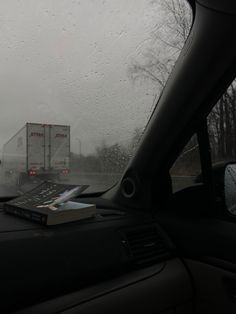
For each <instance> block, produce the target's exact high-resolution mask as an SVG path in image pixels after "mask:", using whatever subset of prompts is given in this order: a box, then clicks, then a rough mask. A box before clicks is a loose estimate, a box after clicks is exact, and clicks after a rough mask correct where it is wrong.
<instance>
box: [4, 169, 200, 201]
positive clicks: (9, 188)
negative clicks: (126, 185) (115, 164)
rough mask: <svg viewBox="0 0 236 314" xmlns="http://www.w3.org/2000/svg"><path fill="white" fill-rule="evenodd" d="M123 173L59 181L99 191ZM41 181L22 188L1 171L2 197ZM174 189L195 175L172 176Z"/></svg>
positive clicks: (77, 175) (190, 181) (72, 176)
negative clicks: (8, 180) (83, 185)
mask: <svg viewBox="0 0 236 314" xmlns="http://www.w3.org/2000/svg"><path fill="white" fill-rule="evenodd" d="M120 177H121V175H120V174H101V173H76V172H73V173H71V174H70V175H69V176H67V177H64V178H63V179H62V180H60V181H58V183H65V184H75V185H80V184H85V185H89V188H88V189H87V190H86V192H98V191H105V190H107V189H109V188H110V187H111V186H113V185H114V184H115V183H116V182H117V181H119V179H120ZM39 183H40V181H38V180H35V182H31V183H30V184H29V183H27V184H24V185H22V186H21V187H20V188H19V187H17V186H16V185H13V184H12V183H9V182H5V181H4V177H3V175H2V174H1V172H0V197H6V196H7V197H10V196H16V195H19V194H22V193H23V192H26V191H27V190H30V189H31V188H33V187H35V186H37V185H38V184H39ZM172 183H173V190H174V191H178V190H180V189H183V188H185V187H187V186H189V185H191V184H193V183H194V178H193V177H187V176H184V177H180V176H176V177H172Z"/></svg>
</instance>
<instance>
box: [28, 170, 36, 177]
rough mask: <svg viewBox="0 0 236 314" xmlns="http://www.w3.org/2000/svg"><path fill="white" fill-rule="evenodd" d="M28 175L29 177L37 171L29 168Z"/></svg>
mask: <svg viewBox="0 0 236 314" xmlns="http://www.w3.org/2000/svg"><path fill="white" fill-rule="evenodd" d="M28 175H29V176H30V177H34V176H36V175H37V172H36V171H35V170H33V169H30V170H29V171H28Z"/></svg>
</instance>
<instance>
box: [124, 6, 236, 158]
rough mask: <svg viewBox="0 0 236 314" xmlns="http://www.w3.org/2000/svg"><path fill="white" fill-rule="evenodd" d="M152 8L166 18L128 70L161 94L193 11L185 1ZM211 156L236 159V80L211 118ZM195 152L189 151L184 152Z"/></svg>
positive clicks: (132, 75) (184, 39) (181, 44)
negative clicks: (140, 55) (154, 86)
mask: <svg viewBox="0 0 236 314" xmlns="http://www.w3.org/2000/svg"><path fill="white" fill-rule="evenodd" d="M151 5H153V6H154V7H156V8H157V9H158V10H161V12H163V16H164V17H165V18H164V19H163V20H162V21H161V22H160V21H159V22H158V24H156V25H155V27H154V29H153V32H152V33H151V36H150V40H149V44H150V45H149V48H147V49H145V51H144V52H143V53H142V58H141V60H134V61H133V62H132V63H131V65H130V67H129V75H130V77H131V79H132V80H133V81H134V82H136V81H137V80H149V81H152V82H153V83H154V84H156V86H157V89H159V91H160V90H161V89H162V88H163V87H164V85H165V83H166V80H167V78H168V76H169V75H170V72H171V71H172V69H173V66H174V63H175V61H176V59H177V57H178V55H179V53H180V51H181V49H182V47H183V45H184V42H185V41H186V39H187V37H188V34H189V32H190V28H191V23H192V15H191V9H190V7H189V5H188V4H187V1H184V0H164V1H163V0H162V1H161V0H153V1H152V2H151ZM208 128H209V136H210V143H211V148H212V156H213V159H214V160H215V161H219V160H226V159H232V158H236V81H234V82H233V83H232V84H231V85H230V87H229V88H228V89H227V91H226V92H225V93H224V95H223V96H222V97H221V99H220V100H219V101H218V103H217V104H216V106H215V107H214V108H213V110H212V112H211V114H210V115H209V117H208ZM187 151H189V152H191V154H193V152H192V150H189V148H186V150H185V151H184V152H183V154H184V155H186V152H187Z"/></svg>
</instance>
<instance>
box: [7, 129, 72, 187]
mask: <svg viewBox="0 0 236 314" xmlns="http://www.w3.org/2000/svg"><path fill="white" fill-rule="evenodd" d="M69 166H70V126H67V125H55V124H40V123H26V125H25V126H24V127H23V128H22V129H20V130H19V131H18V132H17V133H16V134H15V135H14V136H13V137H12V138H11V139H10V140H9V141H8V142H7V143H6V144H5V145H4V146H3V151H2V169H3V172H4V174H5V177H6V178H16V180H17V182H18V183H21V182H22V181H23V180H25V179H27V178H29V177H35V176H36V177H39V178H41V179H54V178H59V177H60V175H66V174H68V172H69Z"/></svg>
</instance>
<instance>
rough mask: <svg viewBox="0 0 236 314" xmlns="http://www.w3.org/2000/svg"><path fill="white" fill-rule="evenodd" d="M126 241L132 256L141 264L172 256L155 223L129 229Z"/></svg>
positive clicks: (136, 262)
mask: <svg viewBox="0 0 236 314" xmlns="http://www.w3.org/2000/svg"><path fill="white" fill-rule="evenodd" d="M124 241H125V242H126V247H127V249H128V251H129V254H130V255H131V258H132V259H133V260H134V262H135V264H137V265H139V266H144V265H148V264H153V263H156V262H158V261H161V260H164V259H167V258H168V257H170V252H169V250H168V248H167V245H165V243H164V241H163V239H162V238H161V236H160V235H159V233H158V231H157V229H156V226H154V225H148V226H142V227H138V228H135V229H130V230H127V231H126V232H125V240H124ZM124 241H122V242H123V244H124Z"/></svg>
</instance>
